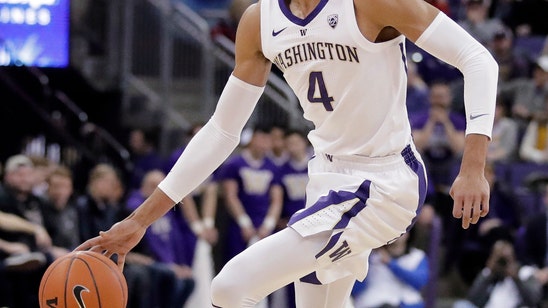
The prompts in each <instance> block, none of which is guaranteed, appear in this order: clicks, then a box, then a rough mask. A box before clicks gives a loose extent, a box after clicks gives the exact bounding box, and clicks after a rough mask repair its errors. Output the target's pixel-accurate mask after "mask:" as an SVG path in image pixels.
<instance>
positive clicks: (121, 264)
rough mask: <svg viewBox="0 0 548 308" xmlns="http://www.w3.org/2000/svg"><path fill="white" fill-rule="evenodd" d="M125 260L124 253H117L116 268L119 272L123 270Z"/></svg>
mask: <svg viewBox="0 0 548 308" xmlns="http://www.w3.org/2000/svg"><path fill="white" fill-rule="evenodd" d="M125 262H126V254H125V253H123V254H122V253H121V254H118V268H119V269H120V272H123V271H124V263H125Z"/></svg>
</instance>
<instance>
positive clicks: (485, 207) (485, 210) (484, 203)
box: [481, 196, 489, 217]
mask: <svg viewBox="0 0 548 308" xmlns="http://www.w3.org/2000/svg"><path fill="white" fill-rule="evenodd" d="M487 214H489V196H487V197H485V198H484V199H483V200H482V201H481V217H485V216H487Z"/></svg>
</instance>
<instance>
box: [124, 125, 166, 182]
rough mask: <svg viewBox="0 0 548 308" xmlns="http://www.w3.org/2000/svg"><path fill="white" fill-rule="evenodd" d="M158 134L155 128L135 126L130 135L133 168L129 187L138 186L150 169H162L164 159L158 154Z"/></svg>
mask: <svg viewBox="0 0 548 308" xmlns="http://www.w3.org/2000/svg"><path fill="white" fill-rule="evenodd" d="M157 142H158V140H157V136H156V132H155V131H154V130H151V129H149V130H146V129H140V128H135V129H133V130H132V131H131V132H130V135H129V148H130V149H131V160H132V162H133V169H132V170H131V174H130V179H129V187H130V188H131V189H134V188H138V187H139V185H140V184H141V181H142V179H143V176H144V175H145V173H147V172H148V171H150V170H155V169H162V167H164V164H165V163H164V160H163V158H162V157H161V156H160V154H158V150H157V147H158V145H157Z"/></svg>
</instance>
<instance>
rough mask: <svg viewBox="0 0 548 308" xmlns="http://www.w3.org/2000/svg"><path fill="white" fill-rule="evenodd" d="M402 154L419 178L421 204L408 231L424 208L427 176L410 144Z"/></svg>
mask: <svg viewBox="0 0 548 308" xmlns="http://www.w3.org/2000/svg"><path fill="white" fill-rule="evenodd" d="M401 155H402V157H403V159H404V161H405V163H406V164H407V165H408V166H409V167H410V168H411V170H413V171H414V172H415V173H416V174H417V176H418V178H419V204H418V206H417V211H416V213H417V215H415V218H413V221H412V222H411V224H410V225H409V226H408V227H407V231H409V230H410V229H411V227H413V225H414V224H415V220H416V219H417V217H418V216H419V213H420V211H421V209H422V206H423V204H424V200H425V199H426V190H427V184H426V177H425V176H424V166H423V165H422V164H421V162H420V161H419V160H418V159H417V157H415V153H414V152H413V150H412V149H411V146H410V145H408V146H406V147H405V149H403V150H402V151H401Z"/></svg>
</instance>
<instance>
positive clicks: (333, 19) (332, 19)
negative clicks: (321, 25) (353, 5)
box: [327, 14, 339, 29]
mask: <svg viewBox="0 0 548 308" xmlns="http://www.w3.org/2000/svg"><path fill="white" fill-rule="evenodd" d="M327 23H328V24H329V25H330V26H331V28H333V29H334V28H335V27H336V26H337V24H338V23H339V15H338V14H331V15H329V16H327Z"/></svg>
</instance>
